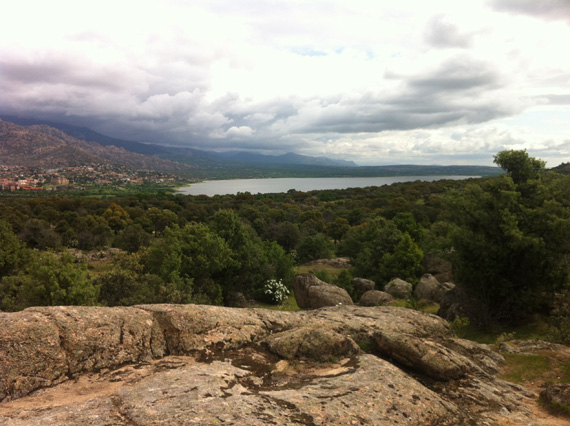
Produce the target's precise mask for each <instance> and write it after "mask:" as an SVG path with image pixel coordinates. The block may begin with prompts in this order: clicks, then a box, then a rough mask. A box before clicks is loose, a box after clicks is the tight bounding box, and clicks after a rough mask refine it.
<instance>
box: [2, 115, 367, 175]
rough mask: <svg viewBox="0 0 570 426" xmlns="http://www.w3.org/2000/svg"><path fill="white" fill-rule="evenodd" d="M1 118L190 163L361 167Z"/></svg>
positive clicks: (314, 159)
mask: <svg viewBox="0 0 570 426" xmlns="http://www.w3.org/2000/svg"><path fill="white" fill-rule="evenodd" d="M0 119H2V120H4V121H8V122H11V123H14V124H18V125H20V126H32V125H47V126H50V127H53V128H55V129H59V130H61V131H63V132H65V133H66V134H68V135H69V136H73V137H74V138H76V139H80V140H83V141H86V142H96V143H98V144H100V145H102V146H115V147H117V148H123V149H125V150H127V151H130V152H133V153H137V154H143V155H149V156H155V157H160V158H163V159H166V160H170V161H175V162H179V163H185V164H190V165H207V164H208V163H228V164H264V165H266V164H279V165H306V166H323V167H358V165H357V164H356V163H354V162H353V161H346V160H334V159H331V158H328V157H311V156H306V155H299V154H295V153H292V152H289V153H287V154H283V155H264V154H259V153H252V152H246V151H230V152H215V151H204V150H199V149H192V148H181V147H171V146H162V145H155V144H145V143H141V142H135V141H128V140H124V139H116V138H112V137H109V136H106V135H102V134H100V133H97V132H95V131H93V130H91V129H89V128H87V127H79V126H73V125H70V124H65V123H57V122H52V121H46V120H39V119H33V118H23V117H16V116H8V115H6V116H0Z"/></svg>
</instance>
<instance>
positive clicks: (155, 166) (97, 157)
mask: <svg viewBox="0 0 570 426" xmlns="http://www.w3.org/2000/svg"><path fill="white" fill-rule="evenodd" d="M0 163H2V164H6V165H18V166H25V167H34V168H58V167H75V166H81V165H86V164H109V165H111V164H115V165H120V166H126V167H130V168H133V169H142V170H154V171H162V172H175V171H178V172H187V171H189V170H190V169H191V167H190V166H189V165H186V164H180V163H174V162H172V161H168V160H163V159H160V158H157V157H150V156H147V155H143V154H137V153H133V152H129V151H127V150H125V149H124V148H119V147H116V146H102V145H100V144H98V143H95V142H86V141H84V140H80V139H77V138H74V137H72V136H70V135H68V134H67V133H65V132H63V131H62V130H59V129H55V128H53V127H50V126H47V125H34V126H20V125H17V124H14V123H10V122H7V121H3V120H0Z"/></svg>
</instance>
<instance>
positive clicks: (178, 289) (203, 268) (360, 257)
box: [0, 151, 570, 321]
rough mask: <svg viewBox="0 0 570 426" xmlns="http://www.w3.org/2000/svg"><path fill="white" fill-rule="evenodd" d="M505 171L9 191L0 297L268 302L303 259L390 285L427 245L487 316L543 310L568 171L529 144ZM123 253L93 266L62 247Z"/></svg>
mask: <svg viewBox="0 0 570 426" xmlns="http://www.w3.org/2000/svg"><path fill="white" fill-rule="evenodd" d="M495 162H496V163H497V164H498V165H499V166H501V167H502V168H503V169H505V171H506V174H504V175H501V176H498V177H489V178H480V179H465V180H461V181H456V180H454V181H452V180H440V181H435V182H422V181H416V182H406V183H397V184H393V185H389V186H388V185H386V186H382V187H368V188H351V189H346V190H326V191H309V192H300V191H295V190H290V191H288V192H287V193H280V194H250V193H240V194H237V195H225V196H214V197H207V196H190V195H174V194H138V195H136V196H125V197H114V198H109V199H100V198H72V197H65V196H44V197H36V198H33V199H5V200H3V202H2V203H1V204H0V303H1V308H2V309H3V310H7V311H13V310H19V309H23V308H25V307H27V306H33V305H52V304H53V305H57V304H85V305H106V306H116V305H130V304H135V303H212V304H227V305H232V304H235V303H236V300H237V299H239V298H240V297H242V295H243V297H250V298H257V299H264V297H265V296H264V291H263V290H264V286H265V285H266V283H267V282H269V281H270V280H278V281H281V282H283V283H284V284H285V285H290V281H291V277H292V274H293V272H294V267H295V265H297V264H302V263H305V262H307V261H310V260H313V259H319V258H327V257H332V256H346V257H349V258H350V259H351V264H352V268H351V270H350V271H347V272H346V273H343V274H341V276H340V277H339V280H338V282H337V283H336V284H337V285H341V286H348V283H349V281H350V277H351V276H359V277H364V278H369V279H372V280H374V281H375V282H376V283H377V287H378V288H381V287H383V285H384V284H385V283H387V282H388V281H389V280H391V279H392V278H394V277H399V278H402V279H405V280H407V281H410V282H412V283H415V282H417V280H418V279H419V277H421V275H422V273H423V272H424V271H423V268H422V260H423V257H424V254H426V253H429V252H436V253H438V254H439V255H440V256H441V257H445V258H448V259H449V260H451V261H452V263H453V268H454V279H455V281H456V284H458V285H459V286H461V287H462V288H463V289H465V291H467V292H469V294H471V295H472V297H473V298H475V299H476V300H477V301H478V305H479V306H481V307H482V308H481V312H479V315H480V316H481V318H490V319H491V320H497V321H518V320H520V319H522V318H525V317H527V316H528V315H532V314H533V313H536V312H543V311H545V312H547V311H548V310H549V309H550V308H551V303H550V302H551V301H552V300H553V298H554V297H555V295H557V294H560V292H562V291H564V290H566V289H568V284H569V276H568V271H569V268H568V267H569V265H568V262H569V260H570V256H569V255H570V238H569V237H570V205H569V203H570V198H569V197H568V194H569V191H570V177H568V176H565V175H562V174H558V173H554V172H548V171H545V164H544V163H543V162H542V161H540V160H537V159H535V158H532V157H530V156H529V155H528V153H527V152H526V151H503V152H501V153H498V154H497V155H496V156H495ZM109 247H116V248H119V249H121V250H122V253H121V254H120V255H118V256H117V257H116V258H115V260H114V265H113V267H112V268H111V269H110V270H107V271H105V272H103V273H99V274H95V273H93V271H90V270H89V269H88V267H87V264H86V263H85V262H83V261H81V260H77V258H76V257H75V256H73V255H72V254H70V253H69V251H68V250H66V249H70V248H72V249H76V250H82V251H89V250H100V249H106V248H109Z"/></svg>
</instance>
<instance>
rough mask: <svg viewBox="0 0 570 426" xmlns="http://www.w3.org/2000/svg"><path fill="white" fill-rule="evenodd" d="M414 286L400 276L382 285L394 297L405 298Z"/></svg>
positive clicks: (409, 294) (410, 293)
mask: <svg viewBox="0 0 570 426" xmlns="http://www.w3.org/2000/svg"><path fill="white" fill-rule="evenodd" d="M413 288H414V286H412V284H410V283H409V282H407V281H404V280H401V279H400V278H394V279H393V280H392V281H390V282H389V283H388V284H386V286H385V287H384V291H385V292H386V293H388V294H391V295H392V296H393V297H395V298H396V299H407V298H409V297H410V296H411V295H412V290H413Z"/></svg>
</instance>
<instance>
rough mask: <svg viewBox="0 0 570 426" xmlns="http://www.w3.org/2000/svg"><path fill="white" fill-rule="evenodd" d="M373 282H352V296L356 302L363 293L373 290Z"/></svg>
mask: <svg viewBox="0 0 570 426" xmlns="http://www.w3.org/2000/svg"><path fill="white" fill-rule="evenodd" d="M375 285H376V284H374V281H372V280H367V279H364V278H354V279H353V280H352V287H353V288H354V294H355V296H356V300H359V299H360V298H361V297H362V295H363V294H364V293H366V292H367V291H370V290H374V286H375Z"/></svg>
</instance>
